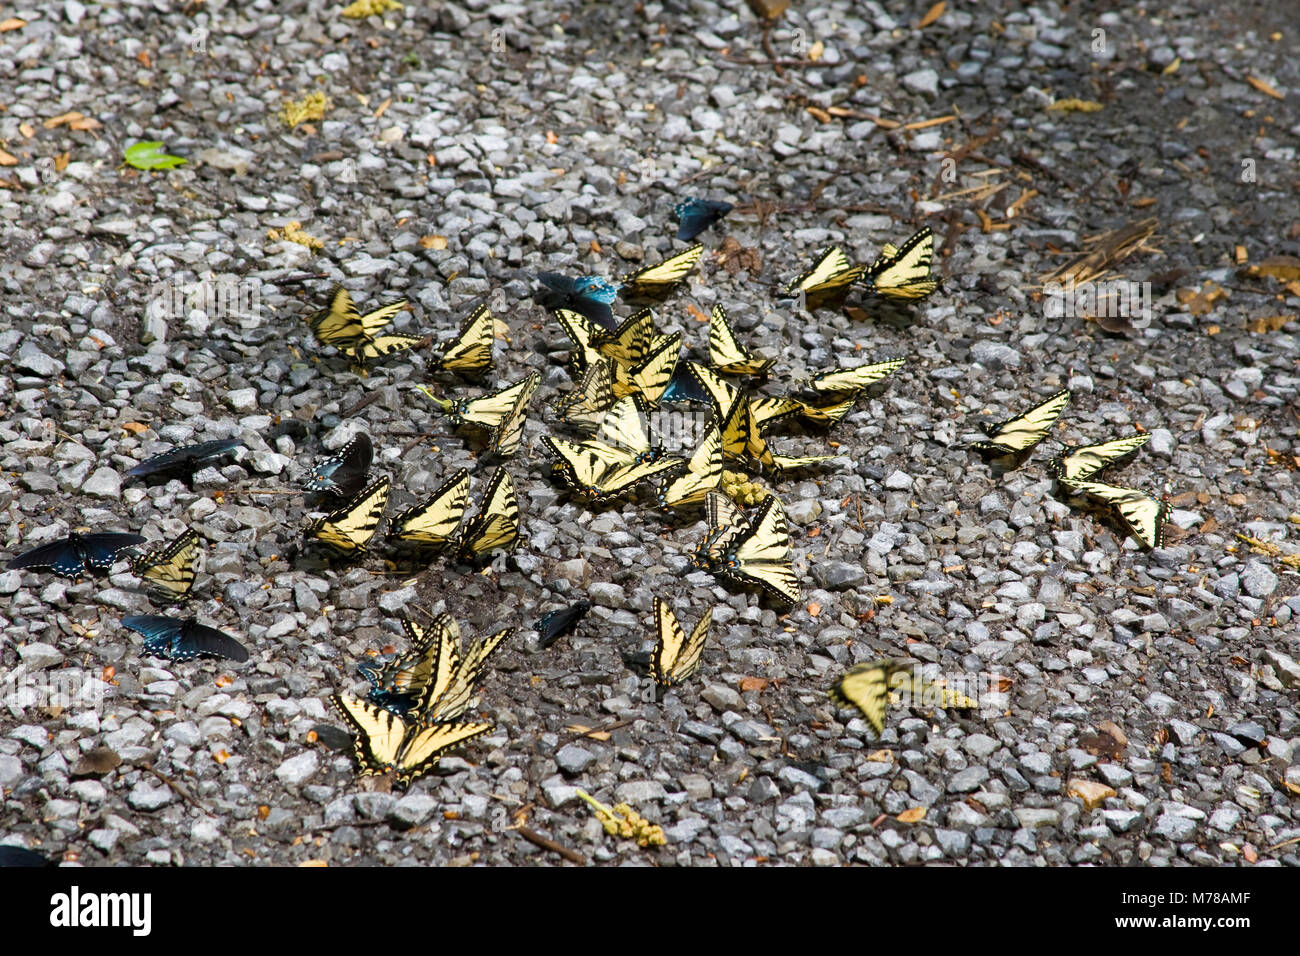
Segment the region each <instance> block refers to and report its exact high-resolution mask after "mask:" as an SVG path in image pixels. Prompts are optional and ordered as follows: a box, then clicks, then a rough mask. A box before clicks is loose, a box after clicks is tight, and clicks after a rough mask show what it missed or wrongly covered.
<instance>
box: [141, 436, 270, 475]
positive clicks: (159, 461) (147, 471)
mask: <svg viewBox="0 0 1300 956" xmlns="http://www.w3.org/2000/svg"><path fill="white" fill-rule="evenodd" d="M243 447H244V443H243V442H242V441H240V440H239V439H238V438H221V439H218V440H217V441H205V442H199V444H197V445H185V446H183V447H181V448H173V449H172V450H171V451H165V452H163V453H162V454H161V455H154V456H153V457H152V458H148V459H145V460H144V461H142V462H140V464H138V465H136V466H135V467H134V468H132V469H131V470H130V471H128V472H127V473H126V477H128V478H155V477H156V478H166V479H172V478H180V479H182V480H184V481H185V482H189V481H192V480H193V478H194V473H195V472H196V471H198V470H199V466H200V465H202V464H203V463H204V462H208V461H212V460H213V459H215V458H220V457H221V456H222V455H225V454H227V453H229V452H232V451H234V450H235V449H236V448H243Z"/></svg>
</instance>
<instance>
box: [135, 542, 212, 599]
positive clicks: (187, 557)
mask: <svg viewBox="0 0 1300 956" xmlns="http://www.w3.org/2000/svg"><path fill="white" fill-rule="evenodd" d="M201 548H202V545H201V544H200V540H199V536H198V534H197V533H196V532H195V531H194V530H193V529H190V528H187V529H186V530H185V532H184V534H182V535H180V536H179V537H178V538H176V540H175V541H172V542H171V543H170V544H168V545H166V546H165V547H162V548H156V549H153V550H150V551H147V552H145V553H144V554H141V555H137V556H135V557H133V558H132V559H131V572H132V573H133V574H134V575H135V576H136V577H138V578H140V579H141V580H142V581H144V582H145V585H146V586H147V587H148V588H149V593H150V596H151V597H152V598H153V599H154V600H155V601H157V602H158V603H160V604H177V603H179V602H181V601H183V600H185V598H187V597H189V595H190V591H191V589H192V588H193V587H194V577H195V571H194V562H195V559H196V558H197V557H198V553H199V551H200V550H201Z"/></svg>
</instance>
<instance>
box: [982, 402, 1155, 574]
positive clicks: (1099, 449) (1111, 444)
mask: <svg viewBox="0 0 1300 956" xmlns="http://www.w3.org/2000/svg"><path fill="white" fill-rule="evenodd" d="M1069 401H1070V391H1069V389H1062V390H1061V391H1059V392H1057V393H1056V394H1055V395H1052V396H1050V397H1049V398H1046V399H1044V400H1043V401H1041V402H1039V403H1038V404H1037V405H1035V406H1034V407H1033V408H1030V409H1029V410H1028V411H1025V412H1023V413H1021V414H1019V415H1013V416H1012V417H1011V418H1008V419H1005V420H1003V421H1000V422H992V423H985V424H983V425H982V427H983V429H984V433H985V435H986V436H988V437H987V439H986V440H983V441H975V442H971V443H970V444H969V445H967V447H968V448H974V449H978V450H980V451H984V452H989V453H991V454H993V455H995V456H998V457H1010V458H1023V457H1024V456H1025V455H1026V454H1027V453H1028V452H1029V450H1030V449H1031V448H1033V447H1034V446H1035V445H1037V444H1038V443H1039V442H1040V441H1042V440H1043V439H1044V438H1046V437H1047V436H1048V434H1049V433H1050V432H1051V429H1052V426H1053V425H1054V424H1056V420H1057V419H1058V418H1060V416H1061V412H1063V411H1064V410H1065V406H1066V405H1067V404H1068V403H1069ZM1150 440H1151V435H1150V434H1148V433H1139V434H1136V435H1128V436H1126V437H1124V438H1116V439H1114V440H1112V441H1107V442H1101V443H1099V444H1096V445H1081V446H1078V447H1075V448H1070V449H1069V450H1067V451H1066V452H1064V453H1063V454H1061V455H1058V456H1056V457H1055V458H1053V459H1051V460H1050V461H1049V462H1048V463H1047V470H1048V473H1049V474H1051V475H1052V477H1054V478H1055V479H1056V481H1057V483H1058V484H1060V485H1061V487H1063V488H1065V489H1066V490H1067V491H1069V492H1070V493H1071V494H1074V495H1077V496H1080V497H1087V498H1090V499H1093V500H1095V501H1099V502H1101V503H1102V504H1104V505H1107V506H1109V507H1110V508H1112V509H1114V512H1115V513H1116V514H1118V515H1119V517H1120V519H1121V520H1122V521H1123V522H1124V524H1125V526H1126V527H1127V528H1128V530H1129V532H1130V533H1131V534H1132V535H1133V537H1134V538H1135V539H1137V541H1138V542H1139V543H1140V544H1141V545H1142V546H1143V547H1144V548H1159V547H1161V546H1162V545H1163V544H1164V540H1165V521H1166V519H1167V518H1168V516H1169V505H1168V502H1167V501H1166V500H1165V499H1164V498H1163V497H1161V498H1157V497H1155V496H1154V495H1151V494H1149V493H1147V492H1145V491H1142V490H1141V489H1139V488H1126V487H1123V486H1121V485H1110V484H1106V483H1105V482H1101V481H1097V480H1096V477H1097V475H1099V474H1101V473H1102V472H1103V471H1105V470H1106V469H1107V468H1110V467H1111V466H1113V465H1115V464H1118V463H1119V462H1121V461H1124V460H1125V459H1127V458H1128V457H1130V456H1131V455H1133V454H1134V453H1135V452H1137V450H1138V449H1139V448H1141V447H1142V446H1143V445H1145V444H1146V443H1147V442H1148V441H1150Z"/></svg>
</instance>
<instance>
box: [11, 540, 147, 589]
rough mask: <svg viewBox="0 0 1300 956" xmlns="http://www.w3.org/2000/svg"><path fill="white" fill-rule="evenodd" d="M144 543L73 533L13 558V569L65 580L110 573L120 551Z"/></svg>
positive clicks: (141, 541) (143, 541)
mask: <svg viewBox="0 0 1300 956" xmlns="http://www.w3.org/2000/svg"><path fill="white" fill-rule="evenodd" d="M144 543H145V539H144V537H143V536H141V535H138V534H122V533H119V532H96V533H94V534H77V533H76V532H72V533H71V534H69V535H68V536H67V537H66V538H60V539H59V540H58V541H51V542H50V543H48V544H43V545H41V546H40V547H37V548H33V549H32V550H30V551H27V552H24V553H23V554H20V555H18V556H17V557H14V558H12V559H11V560H10V561H9V568H10V570H19V569H22V568H35V569H46V570H50V571H53V572H54V573H55V574H57V575H59V576H61V577H65V578H75V577H78V576H80V575H82V574H85V573H86V572H88V571H106V570H108V569H109V568H111V567H112V566H113V563H114V562H115V561H116V560H117V557H118V554H119V553H120V552H122V551H124V550H126V549H127V548H133V547H135V546H137V545H141V544H144Z"/></svg>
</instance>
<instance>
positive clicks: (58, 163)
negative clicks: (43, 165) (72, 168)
mask: <svg viewBox="0 0 1300 956" xmlns="http://www.w3.org/2000/svg"><path fill="white" fill-rule="evenodd" d="M70 159H72V154H71V153H68V152H63V153H59V155H57V156H55V157H54V168H55V170H56V171H57V172H60V173H61V172H63V171H64V170H65V169H67V168H68V161H69V160H70Z"/></svg>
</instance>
